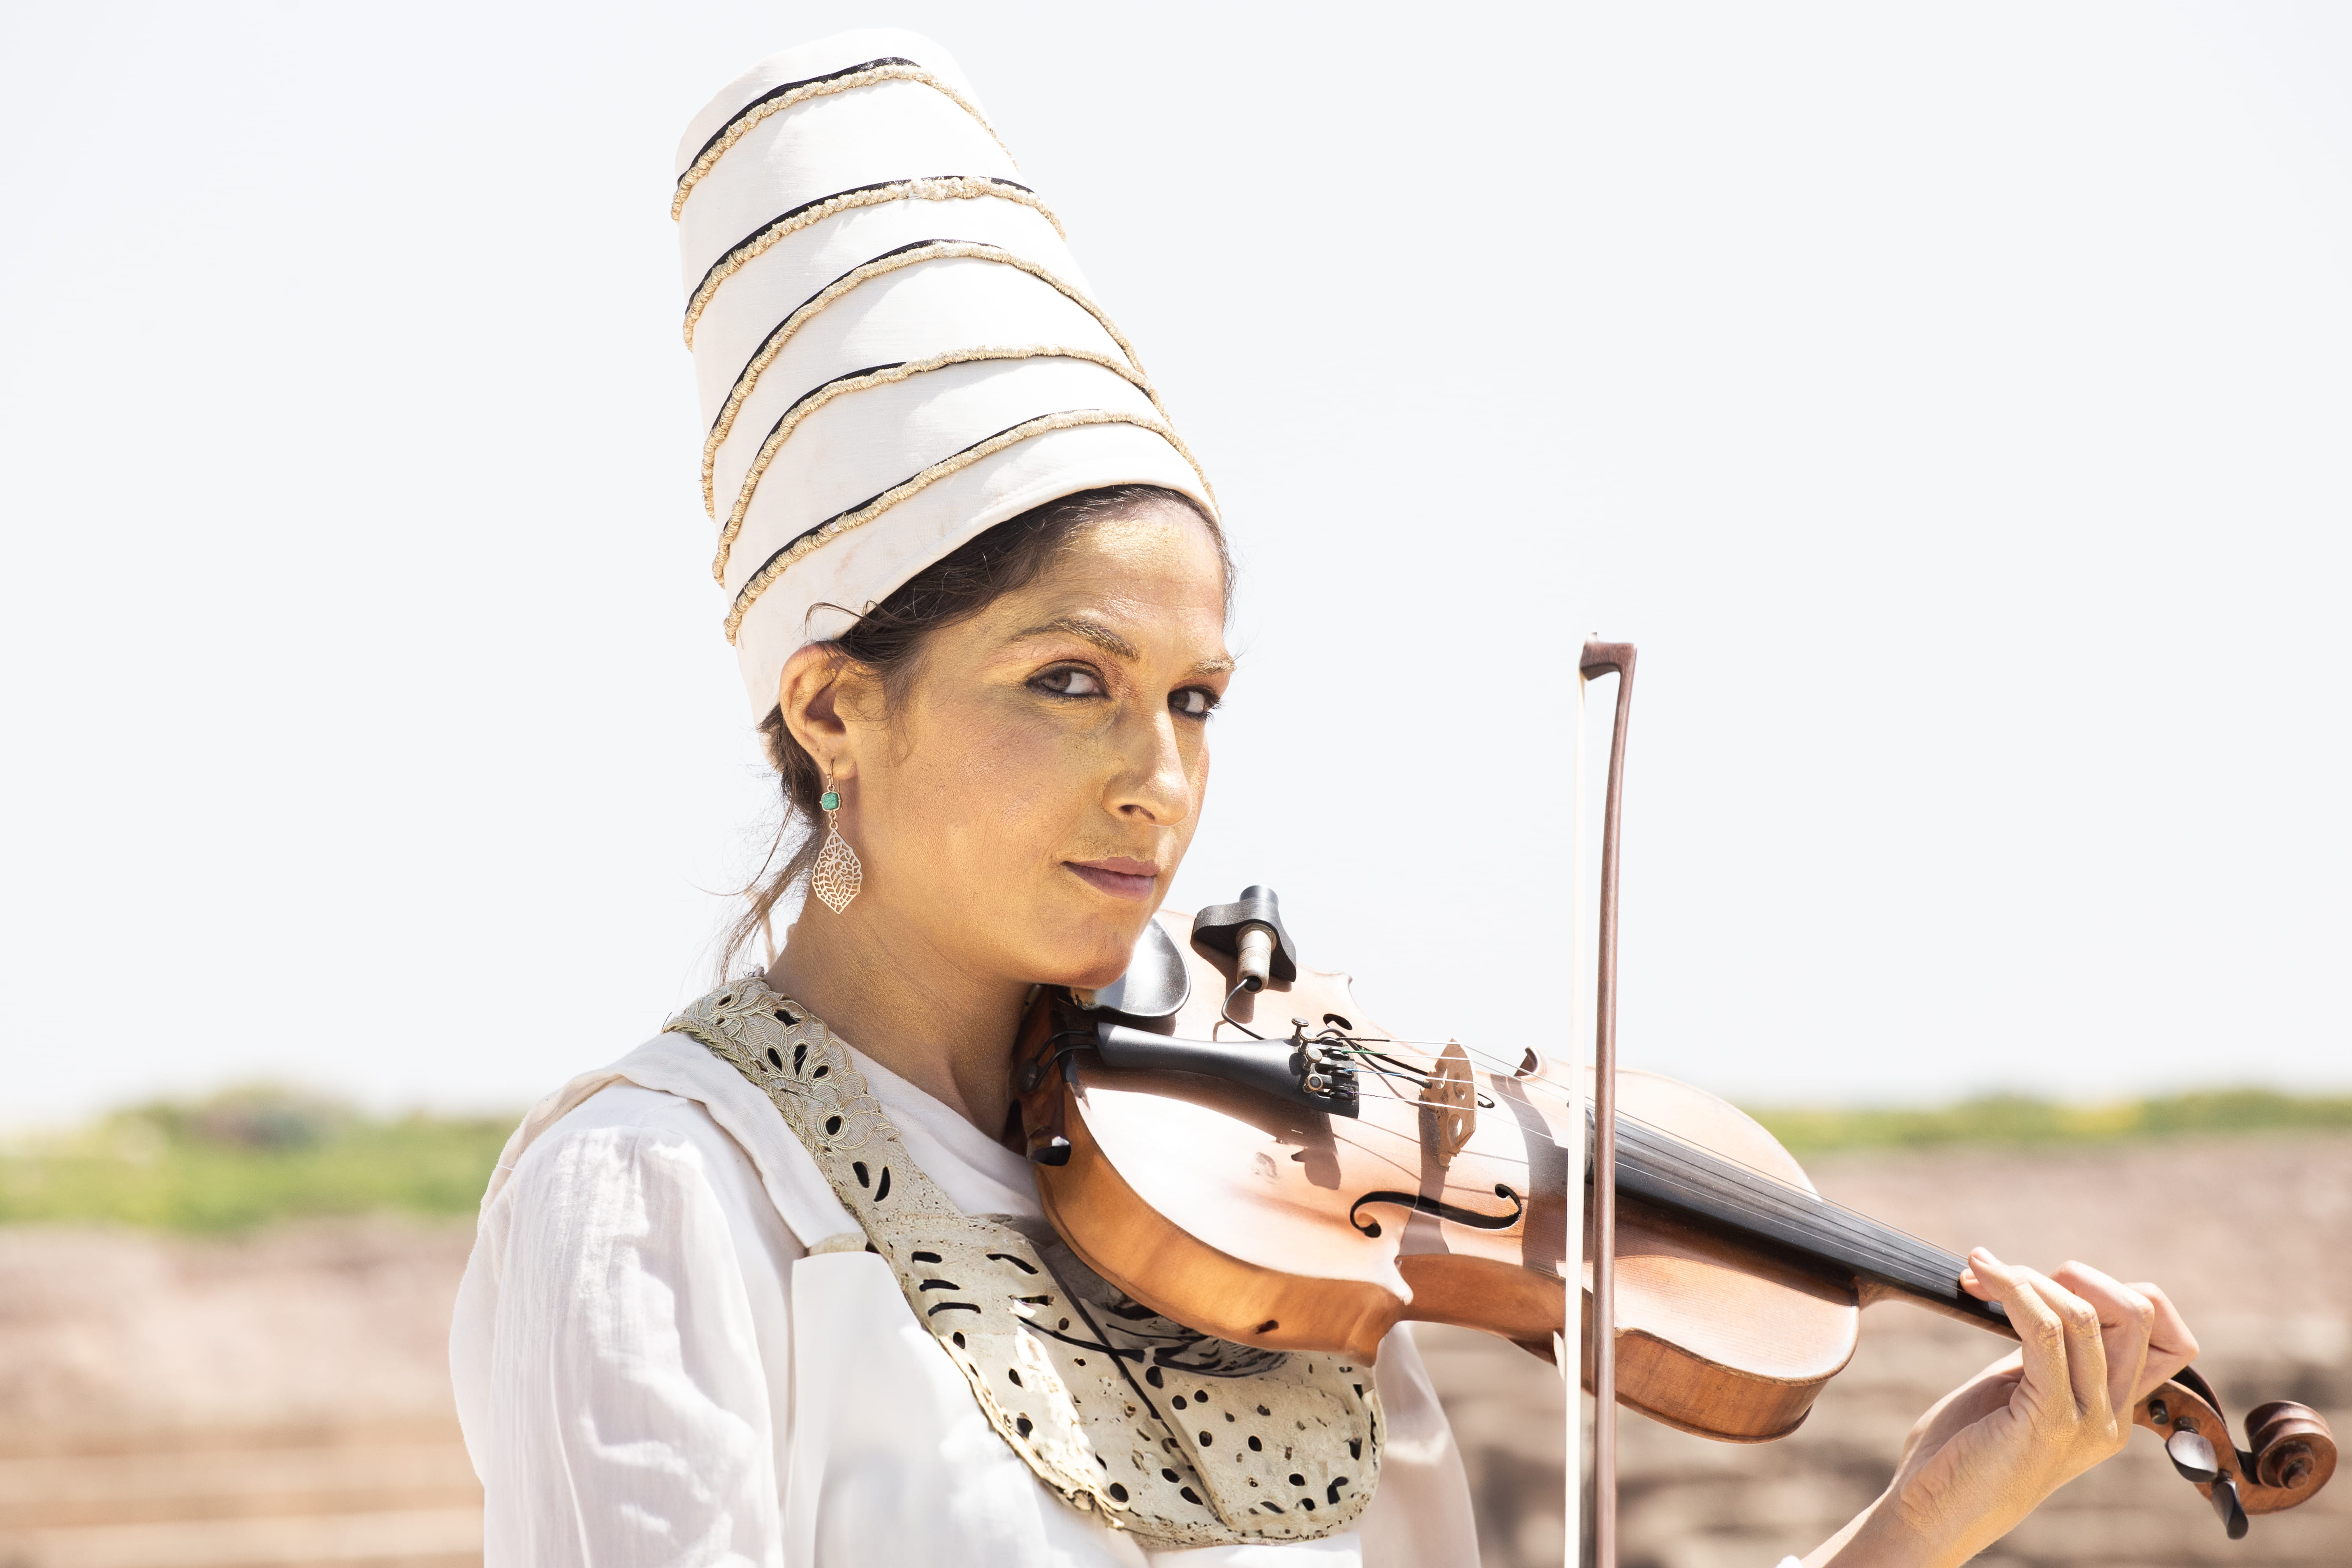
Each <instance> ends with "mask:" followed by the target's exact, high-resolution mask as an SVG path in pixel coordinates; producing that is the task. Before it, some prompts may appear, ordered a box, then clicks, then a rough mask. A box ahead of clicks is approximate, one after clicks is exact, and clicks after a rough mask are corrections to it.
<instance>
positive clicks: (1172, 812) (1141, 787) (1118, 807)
mask: <svg viewBox="0 0 2352 1568" xmlns="http://www.w3.org/2000/svg"><path fill="white" fill-rule="evenodd" d="M1129 745H1130V746H1131V747H1132V752H1131V755H1130V757H1129V765H1128V766H1127V767H1126V768H1125V769H1124V770H1122V774H1121V776H1120V778H1119V780H1118V784H1117V785H1116V786H1115V788H1116V794H1115V795H1114V797H1113V799H1112V801H1111V809H1112V810H1114V811H1116V812H1118V814H1119V815H1120V816H1130V815H1132V816H1141V817H1143V818H1144V819H1145V820H1147V821H1149V822H1151V823H1153V824H1154V825H1156V826H1160V827H1172V826H1175V825H1176V824H1178V823H1180V822H1181V821H1183V820H1184V819H1185V818H1186V817H1188V816H1192V775H1191V774H1190V773H1187V772H1186V771H1185V767H1184V752H1183V748H1182V747H1181V745H1179V744H1178V743H1177V737H1176V720H1175V717H1174V715H1172V714H1169V713H1161V714H1160V715H1158V716H1157V717H1156V718H1155V719H1153V720H1150V721H1145V722H1143V723H1141V724H1139V725H1137V726H1136V729H1135V731H1134V733H1133V736H1132V738H1131V740H1130V741H1129Z"/></svg>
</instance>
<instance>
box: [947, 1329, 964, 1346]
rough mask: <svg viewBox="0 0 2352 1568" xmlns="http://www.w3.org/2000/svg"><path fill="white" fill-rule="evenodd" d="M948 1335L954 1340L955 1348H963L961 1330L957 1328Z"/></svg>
mask: <svg viewBox="0 0 2352 1568" xmlns="http://www.w3.org/2000/svg"><path fill="white" fill-rule="evenodd" d="M948 1337H949V1338H950V1339H952V1340H954V1341H955V1342H956V1349H958V1350H961V1349H963V1331H962V1330H961V1329H958V1330H957V1331H955V1332H954V1333H952V1334H950V1335H949V1336H948Z"/></svg>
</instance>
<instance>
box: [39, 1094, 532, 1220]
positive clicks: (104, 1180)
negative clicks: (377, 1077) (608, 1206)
mask: <svg viewBox="0 0 2352 1568" xmlns="http://www.w3.org/2000/svg"><path fill="white" fill-rule="evenodd" d="M514 1123H515V1118H513V1117H510V1116H501V1117H488V1118H473V1119H456V1118H447V1117H433V1116H407V1117H402V1118H399V1119H397V1120H394V1121H373V1120H371V1119H369V1118H366V1117H363V1116H361V1115H359V1114H358V1113H356V1112H354V1111H352V1110H349V1109H348V1108H346V1107H343V1106H339V1105H335V1104H333V1103H331V1102H328V1101H324V1100H314V1099H310V1098H307V1097H304V1096H301V1095H297V1094H290V1093H287V1092H285V1091H283V1090H278V1089H237V1090H233V1091H231V1092H229V1093H226V1094H222V1095H217V1096H215V1097H214V1098H212V1099H210V1100H204V1101H201V1102H197V1103H194V1104H185V1103H159V1104H154V1105H145V1106H140V1107H137V1108H135V1109H133V1110H123V1111H118V1112H116V1113H115V1114H113V1115H111V1116H109V1117H106V1118H104V1119H103V1120H101V1121H98V1122H96V1123H94V1124H93V1125H91V1126H89V1127H87V1128H84V1129H82V1130H80V1131H76V1132H73V1133H69V1134H64V1135H59V1136H53V1137H46V1138H37V1139H30V1140H23V1141H19V1142H16V1143H13V1144H10V1145H6V1146H0V1224H10V1223H14V1224H25V1223H53V1224H109V1223H111V1224H118V1225H136V1226H156V1227H160V1228H164V1229H170V1230H193V1231H226V1230H240V1229H244V1228H247V1227H248V1226H257V1225H260V1224H263V1223H266V1222H268V1221H270V1220H278V1219H289V1218H294V1217H298V1216H303V1215H352V1214H371V1213H400V1214H412V1215H465V1214H471V1213H472V1212H473V1211H474V1207H475V1205H477V1204H478V1203H480V1202H481V1197H482V1188H483V1187H484V1185H485V1184H488V1181H489V1176H490V1168H491V1166H492V1165H494V1164H495V1163H497V1162H498V1156H499V1149H500V1147H501V1146H503V1145H504V1143H505V1142H506V1138H507V1134H508V1133H509V1132H510V1131H513V1129H514Z"/></svg>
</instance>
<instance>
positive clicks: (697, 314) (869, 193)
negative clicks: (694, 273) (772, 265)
mask: <svg viewBox="0 0 2352 1568" xmlns="http://www.w3.org/2000/svg"><path fill="white" fill-rule="evenodd" d="M976 196H998V197H1002V198H1003V200H1005V201H1008V202H1018V203H1020V204H1021V205H1023V206H1024V207H1034V209H1036V211H1037V213H1038V214H1039V215H1040V216H1043V217H1044V218H1045V221H1046V222H1047V223H1050V224H1052V225H1053V226H1054V232H1055V234H1060V233H1061V232H1062V220H1061V219H1060V218H1057V217H1055V216H1054V214H1053V212H1052V210H1051V209H1050V208H1048V207H1047V206H1046V205H1045V203H1044V202H1042V201H1040V200H1038V199H1037V193H1036V192H1034V191H1033V190H1031V189H1030V188H1029V187H1028V186H1026V185H1023V184H1014V183H1013V181H1011V180H1000V179H997V178H996V177H995V176H994V175H992V174H932V175H927V176H925V177H923V178H920V179H913V180H886V181H884V182H882V183H881V184H875V185H861V186H859V187H858V188H857V189H856V190H854V191H842V192H838V193H836V194H835V195H830V196H826V197H824V198H823V199H822V200H818V201H814V202H807V203H804V204H803V205H800V206H796V207H794V208H793V210H792V211H790V212H788V213H786V214H784V215H783V216H782V217H780V218H777V219H775V220H773V221H772V222H771V223H770V224H769V225H768V226H766V227H764V228H762V229H760V230H759V231H758V232H756V233H754V234H752V235H751V236H750V237H748V238H745V239H742V240H739V241H738V242H737V243H736V245H735V246H734V247H733V248H732V249H730V250H729V251H728V253H727V254H726V255H724V256H722V257H720V258H719V259H718V260H717V261H715V262H713V263H711V266H710V270H709V271H708V272H706V273H704V274H703V275H702V281H701V282H700V283H699V284H698V285H696V287H695V290H694V298H693V299H691V300H688V301H687V302H686V346H687V347H688V348H692V347H693V346H694V324H695V323H696V322H697V321H700V320H701V319H702V312H703V310H704V309H705V308H706V307H708V306H709V303H710V297H711V296H712V295H714V294H716V293H718V292H719V285H720V284H721V283H724V282H726V281H727V279H730V278H732V277H733V276H734V275H735V274H736V273H738V272H740V271H741V270H742V269H743V268H744V267H746V266H748V265H749V264H750V263H751V262H752V261H754V260H756V259H758V258H760V257H761V256H762V255H764V254H766V252H767V251H768V249H769V247H772V246H773V245H774V244H775V243H776V242H777V241H778V240H780V239H782V238H784V237H786V236H788V235H794V234H798V233H799V232H800V231H801V230H803V229H804V228H807V227H809V226H811V225H813V224H820V223H823V222H824V220H825V219H827V218H829V217H832V216H834V215H835V214H836V213H845V212H848V211H850V210H852V209H853V208H856V207H876V206H880V205H883V204H884V203H886V202H904V201H919V202H960V201H970V200H971V199H972V198H973V197H976Z"/></svg>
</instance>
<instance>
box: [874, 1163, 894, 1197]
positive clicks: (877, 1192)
mask: <svg viewBox="0 0 2352 1568" xmlns="http://www.w3.org/2000/svg"><path fill="white" fill-rule="evenodd" d="M889 1195H890V1167H889V1166H887V1165H885V1166H883V1167H882V1179H881V1180H880V1181H879V1182H877V1183H876V1184H874V1201H875V1202H876V1203H877V1204H878V1203H880V1202H881V1201H882V1200H883V1199H884V1198H887V1197H888V1196H889Z"/></svg>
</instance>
